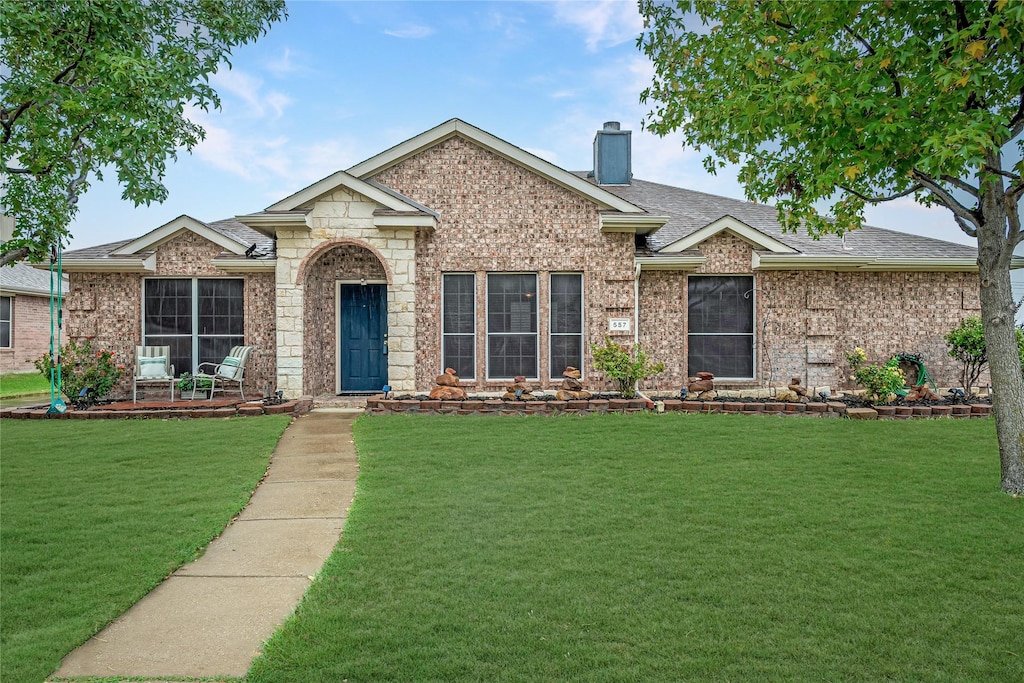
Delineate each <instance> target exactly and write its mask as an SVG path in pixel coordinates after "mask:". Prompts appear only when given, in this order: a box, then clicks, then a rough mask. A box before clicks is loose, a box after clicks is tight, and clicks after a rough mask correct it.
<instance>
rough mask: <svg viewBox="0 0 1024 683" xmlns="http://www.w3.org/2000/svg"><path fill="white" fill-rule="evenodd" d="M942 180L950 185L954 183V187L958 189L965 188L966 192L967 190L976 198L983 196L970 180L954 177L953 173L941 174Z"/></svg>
mask: <svg viewBox="0 0 1024 683" xmlns="http://www.w3.org/2000/svg"><path fill="white" fill-rule="evenodd" d="M941 180H942V182H944V183H949V184H950V185H952V186H953V187H955V188H957V189H958V190H963V191H964V192H966V193H967V194H969V195H971V196H972V197H974V198H975V199H980V198H981V194H980V193H979V192H978V188H976V187H974V185H971V184H970V183H968V182H964V181H963V180H960V179H959V178H954V177H953V176H951V175H944V176H941Z"/></svg>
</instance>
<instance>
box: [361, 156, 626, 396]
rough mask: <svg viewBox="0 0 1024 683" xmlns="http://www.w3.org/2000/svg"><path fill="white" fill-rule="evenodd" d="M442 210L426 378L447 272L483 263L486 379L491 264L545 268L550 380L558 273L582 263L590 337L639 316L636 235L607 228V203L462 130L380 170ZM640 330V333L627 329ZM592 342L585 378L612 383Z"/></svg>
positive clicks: (480, 375)
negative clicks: (594, 362)
mask: <svg viewBox="0 0 1024 683" xmlns="http://www.w3.org/2000/svg"><path fill="white" fill-rule="evenodd" d="M375 179H376V180H377V181H379V182H381V183H383V184H384V185H386V186H388V187H391V188H393V189H395V190H397V191H398V192H401V193H402V194H404V195H406V196H407V197H410V198H411V199H414V200H416V201H417V202H420V203H422V204H424V205H426V206H429V207H430V208H431V209H433V210H435V211H437V212H438V214H439V215H440V220H439V225H438V228H437V230H436V231H434V232H433V234H421V235H419V236H418V237H417V241H416V329H417V348H416V387H417V389H419V390H428V389H430V387H431V386H432V385H433V381H434V377H435V376H436V375H437V374H438V373H439V372H440V371H441V370H442V368H441V331H440V316H441V304H440V292H441V276H442V274H443V273H449V272H459V273H476V275H477V277H476V287H477V290H476V292H477V297H476V301H477V337H476V351H477V373H476V374H477V379H476V381H475V382H474V383H473V385H472V387H470V388H471V389H475V390H494V389H497V388H500V387H501V386H503V385H504V384H507V382H488V381H486V379H485V377H486V367H485V364H486V317H485V311H486V273H488V272H527V273H538V274H539V278H538V288H539V291H538V298H539V301H540V305H539V360H540V379H539V381H538V382H536V384H539V385H541V386H544V387H549V386H551V385H552V382H550V381H549V379H548V377H549V376H550V374H552V373H553V374H555V375H556V376H560V375H561V372H562V370H563V369H564V368H549V367H548V359H547V356H548V344H547V339H546V337H547V331H548V327H549V324H548V319H547V315H548V309H547V297H548V290H547V286H548V284H547V283H548V276H549V274H550V273H551V272H582V273H583V277H584V321H585V323H584V324H585V338H584V342H585V345H586V346H589V344H591V343H598V342H600V341H601V340H602V339H603V337H604V335H605V334H606V332H607V330H608V318H611V317H626V318H632V317H633V236H632V235H630V234H614V233H612V234H602V233H601V231H600V222H599V221H600V217H599V214H598V207H597V206H596V205H595V204H594V203H592V202H591V201H590V200H588V199H586V198H584V197H581V196H579V195H578V194H576V193H574V192H571V191H569V190H566V189H565V188H563V187H560V186H559V185H556V184H554V183H552V182H550V181H548V180H546V179H544V178H542V177H540V176H537V175H536V174H534V173H533V172H531V171H529V170H527V169H524V168H522V167H520V166H518V165H516V164H514V163H512V162H510V161H508V160H506V159H504V158H502V157H500V156H498V155H496V154H494V153H492V152H489V151H487V150H485V149H483V148H481V147H479V146H477V145H475V144H474V143H472V142H469V141H467V140H465V139H464V138H461V137H458V136H456V137H453V138H450V139H448V140H446V141H444V142H441V143H439V144H437V145H435V146H434V147H431V148H430V149H427V150H424V151H423V152H421V153H420V154H418V155H416V156H414V157H411V158H409V159H406V160H404V161H402V162H401V163H399V164H397V165H396V166H393V167H391V168H388V169H385V170H384V171H382V172H381V173H379V174H378V175H377V177H376V178H375ZM625 340H626V341H631V340H632V334H630V335H627V336H626V337H625ZM589 355H590V354H589V352H586V360H585V362H584V364H583V368H582V369H583V372H584V377H583V381H584V384H585V385H586V386H588V387H590V388H591V389H602V388H604V387H605V383H604V382H603V380H602V379H601V378H600V377H598V376H597V375H596V374H595V373H594V372H593V370H592V367H591V363H590V360H589Z"/></svg>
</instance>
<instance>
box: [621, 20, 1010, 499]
mask: <svg viewBox="0 0 1024 683" xmlns="http://www.w3.org/2000/svg"><path fill="white" fill-rule="evenodd" d="M640 11H641V13H642V14H643V15H644V17H645V19H646V30H645V32H644V33H643V34H642V35H641V37H640V39H639V41H638V44H639V47H640V48H641V50H642V51H643V52H644V53H645V54H646V55H648V56H649V57H650V58H651V60H652V61H653V63H654V66H655V76H654V78H653V81H652V83H651V85H650V87H649V88H647V90H645V92H644V95H643V97H644V99H645V101H648V102H651V103H652V106H653V110H652V111H651V113H650V114H649V117H648V120H647V121H645V125H646V126H647V128H648V129H650V130H652V131H654V132H655V133H658V134H661V135H667V134H669V133H672V132H674V131H680V132H681V133H682V135H683V138H684V140H685V142H686V143H687V144H689V145H691V146H695V147H697V148H707V149H710V150H711V154H710V155H709V156H708V157H707V158H706V159H705V166H706V167H707V168H708V170H710V171H712V172H713V171H714V170H715V169H717V168H722V167H723V166H724V165H725V164H726V163H731V164H739V165H740V168H741V171H740V180H741V182H742V183H743V184H744V186H745V188H746V192H747V194H748V196H749V197H750V198H751V199H754V200H757V201H775V202H776V203H777V205H778V209H779V220H780V221H781V222H782V224H783V225H784V226H785V227H786V228H787V229H791V230H796V229H797V228H798V227H806V229H807V230H809V231H810V232H811V233H812V234H821V233H826V232H842V231H845V230H850V229H854V228H856V227H857V226H859V225H860V223H861V222H862V220H863V212H864V207H865V205H867V204H875V203H877V202H882V201H887V200H892V199H896V198H898V197H906V196H913V197H914V198H916V200H917V201H919V202H921V203H922V204H925V205H940V206H944V207H946V208H947V209H949V210H950V211H952V213H953V216H954V218H955V219H956V222H957V224H958V225H959V226H960V227H961V228H962V229H963V231H964V232H965V233H967V234H968V235H970V236H971V237H974V238H977V242H978V268H979V284H980V296H981V306H982V309H981V310H982V320H983V323H984V328H985V339H986V340H987V342H988V351H989V367H990V372H991V375H992V385H993V388H994V390H995V397H994V412H995V415H996V427H997V431H998V437H999V448H1000V459H1001V464H1002V488H1003V489H1004V490H1006V491H1010V492H1013V493H1022V492H1024V464H1022V461H1021V452H1022V448H1024V380H1022V378H1021V368H1020V362H1019V358H1018V355H1017V346H1016V340H1015V331H1014V326H1013V316H1014V311H1015V304H1014V300H1013V295H1012V292H1011V288H1010V275H1009V270H1010V261H1011V258H1012V254H1013V249H1014V246H1015V245H1017V244H1019V243H1020V242H1021V240H1022V238H1024V233H1022V231H1021V211H1020V201H1021V195H1022V194H1024V181H1022V179H1021V176H1022V172H1024V165H1022V162H1021V156H1022V152H1024V142H1022V138H1021V132H1022V130H1024V4H1022V0H991V1H987V2H966V1H962V0H958V1H954V2H904V1H900V0H886V1H884V2H830V3H821V2H799V1H787V0H727V1H725V2H709V1H703V0H682V1H680V2H676V3H674V4H671V3H661V2H653V1H651V0H641V2H640ZM822 206H828V207H829V209H828V214H827V215H826V214H823V213H821V212H820V211H819V209H820V207H822Z"/></svg>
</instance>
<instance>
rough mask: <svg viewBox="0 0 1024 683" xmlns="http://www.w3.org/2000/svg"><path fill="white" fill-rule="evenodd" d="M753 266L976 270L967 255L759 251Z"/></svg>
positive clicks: (820, 268)
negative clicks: (868, 254) (817, 254)
mask: <svg viewBox="0 0 1024 683" xmlns="http://www.w3.org/2000/svg"><path fill="white" fill-rule="evenodd" d="M752 261H753V263H752V266H753V269H754V270H835V271H868V272H881V271H904V272H913V271H916V272H937V271H947V272H977V270H978V264H977V262H976V261H975V260H974V259H970V258H880V257H872V256H852V255H851V256H829V255H821V256H815V255H808V254H760V253H758V252H754V255H753V258H752Z"/></svg>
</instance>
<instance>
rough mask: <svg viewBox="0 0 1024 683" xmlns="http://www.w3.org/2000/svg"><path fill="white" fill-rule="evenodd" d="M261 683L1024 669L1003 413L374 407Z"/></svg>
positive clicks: (1023, 513)
mask: <svg viewBox="0 0 1024 683" xmlns="http://www.w3.org/2000/svg"><path fill="white" fill-rule="evenodd" d="M355 438H356V445H357V449H358V451H359V457H360V479H359V485H358V488H357V493H356V499H355V503H354V505H353V507H352V509H351V512H350V515H349V519H348V522H347V525H346V529H345V532H344V534H343V536H342V540H341V542H340V544H339V546H338V548H337V549H336V550H335V552H334V554H333V555H332V556H331V558H330V559H329V560H328V562H327V564H326V565H325V567H324V569H323V570H322V572H321V574H320V575H319V576H318V578H317V580H316V581H315V582H314V584H313V586H312V587H311V588H310V590H309V592H308V593H307V595H306V597H305V598H304V600H303V602H302V603H301V604H300V606H299V608H298V610H297V613H296V615H295V616H294V617H293V618H292V619H290V620H289V621H288V622H286V624H285V625H284V626H283V627H282V629H281V630H280V631H278V633H277V634H276V635H275V636H274V637H273V638H272V639H271V640H270V641H269V642H268V644H267V646H266V648H265V652H264V655H263V656H262V657H260V658H259V659H257V661H256V662H255V663H254V666H253V669H252V670H251V671H250V676H249V680H250V681H251V682H252V683H262V682H273V683H283V682H285V681H303V682H315V681H325V682H326V681H338V680H343V679H348V680H352V681H359V680H374V681H397V680H494V681H519V680H574V681H603V680H638V681H639V680H787V681H788V680H882V679H885V680H896V681H961V680H992V681H1011V680H1012V681H1016V680H1022V679H1024V630H1022V629H1021V628H1020V623H1021V622H1020V619H1021V603H1020V587H1019V581H1020V577H1021V575H1022V574H1024V537H1022V535H1021V534H1020V533H1019V531H1020V527H1021V522H1022V521H1024V505H1022V501H1021V500H1019V499H1016V500H1015V499H1012V498H1010V497H1008V496H1005V495H1003V494H1001V493H999V492H998V475H999V463H998V453H997V451H996V443H995V434H994V427H993V425H992V423H991V421H988V420H985V421H969V422H966V421H956V422H954V421H952V420H948V421H946V420H938V421H911V422H854V421H846V420H834V421H818V420H813V421H812V420H777V419H757V418H749V417H732V416H727V415H725V416H701V415H657V416H655V415H636V416H632V415H626V416H620V415H606V416H591V417H582V418H573V417H565V418H546V419H543V420H540V419H530V418H503V419H500V420H499V419H495V418H489V417H479V418H477V417H472V416H464V417H458V418H444V417H438V416H393V417H383V416H374V417H364V418H361V419H360V420H358V421H357V422H356V425H355Z"/></svg>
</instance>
